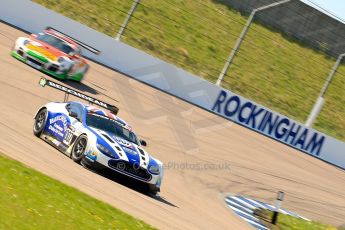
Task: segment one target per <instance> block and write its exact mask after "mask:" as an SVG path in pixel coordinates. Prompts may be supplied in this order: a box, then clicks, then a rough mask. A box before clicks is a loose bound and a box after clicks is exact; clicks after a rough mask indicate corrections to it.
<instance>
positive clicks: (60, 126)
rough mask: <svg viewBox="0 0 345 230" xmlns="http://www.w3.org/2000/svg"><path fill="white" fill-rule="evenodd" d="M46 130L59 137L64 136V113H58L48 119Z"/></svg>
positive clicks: (65, 121)
mask: <svg viewBox="0 0 345 230" xmlns="http://www.w3.org/2000/svg"><path fill="white" fill-rule="evenodd" d="M48 130H50V131H51V132H52V133H53V134H55V135H57V136H58V137H60V138H61V139H63V138H64V133H65V131H66V130H67V119H66V116H64V115H58V116H56V117H53V118H50V119H49V126H48Z"/></svg>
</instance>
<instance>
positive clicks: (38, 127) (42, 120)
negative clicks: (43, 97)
mask: <svg viewBox="0 0 345 230" xmlns="http://www.w3.org/2000/svg"><path fill="white" fill-rule="evenodd" d="M47 114H48V113H47V109H46V108H44V109H41V110H40V111H39V112H38V113H37V115H36V117H35V122H34V128H33V132H34V135H35V136H37V137H39V136H41V134H42V132H43V130H44V127H45V125H46V122H47Z"/></svg>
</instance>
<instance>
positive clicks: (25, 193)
mask: <svg viewBox="0 0 345 230" xmlns="http://www.w3.org/2000/svg"><path fill="white" fill-rule="evenodd" d="M0 174H1V177H0V191H1V195H0V207H1V208H0V229H35V230H36V229H153V228H152V227H151V226H149V225H147V224H145V223H144V222H142V221H140V220H137V219H135V218H133V217H131V216H129V215H128V214H125V213H123V212H121V211H120V210H118V209H115V208H113V207H111V206H110V205H107V204H105V203H103V202H101V201H98V200H96V199H94V198H92V197H90V196H88V195H86V194H84V193H82V192H80V191H78V190H76V189H74V188H72V187H69V186H66V185H64V184H62V183H60V182H58V181H56V180H53V179H51V178H49V177H47V176H45V175H43V174H41V173H39V172H37V171H35V170H32V169H30V168H27V167H25V166H23V165H22V164H20V163H18V162H16V161H14V160H10V159H8V158H7V157H4V156H3V155H1V154H0Z"/></svg>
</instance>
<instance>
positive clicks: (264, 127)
mask: <svg viewBox="0 0 345 230" xmlns="http://www.w3.org/2000/svg"><path fill="white" fill-rule="evenodd" d="M28 12H30V13H28ZM0 19H1V20H3V21H5V22H7V23H9V24H12V25H14V26H17V27H19V28H21V29H23V30H26V31H29V32H39V31H41V30H43V29H44V28H45V27H47V26H52V27H54V28H56V29H58V30H60V31H63V32H65V33H67V34H69V35H71V36H72V37H75V38H76V39H78V40H81V41H83V42H85V43H87V44H89V45H91V46H93V47H95V48H96V49H99V50H100V51H101V52H102V53H101V54H100V55H98V56H97V55H94V54H92V53H88V52H85V53H84V54H85V56H87V57H88V58H90V59H92V60H94V61H97V62H99V63H102V64H104V65H105V66H108V67H110V68H112V69H116V70H119V71H121V72H123V73H125V74H127V75H129V76H131V77H133V78H134V79H137V80H139V81H142V82H145V83H146V84H148V85H151V86H152V87H155V88H158V89H160V90H162V91H164V92H167V93H169V94H172V95H175V96H176V97H179V98H181V99H183V100H185V101H187V102H190V103H192V104H194V105H196V106H199V107H201V108H203V109H205V110H207V111H209V112H212V113H215V114H217V115H219V116H222V117H224V118H225V119H228V120H231V121H234V122H236V123H238V124H240V125H243V126H245V127H247V128H249V129H252V130H254V131H256V132H259V133H261V134H263V135H266V136H268V137H271V138H273V139H275V140H277V141H279V142H282V143H284V144H287V145H289V146H291V147H293V148H296V149H298V150H300V151H302V152H304V153H307V154H309V155H312V156H314V157H317V158H319V159H321V160H324V161H326V162H329V163H332V164H334V165H337V166H339V167H341V168H344V169H345V143H344V142H341V141H339V140H336V139H334V138H331V137H329V136H327V135H325V134H323V133H320V132H317V131H316V130H314V129H309V128H307V127H305V126H304V125H302V124H300V123H298V122H296V121H294V120H292V119H289V118H287V117H285V116H283V115H280V114H279V113H276V112H274V111H271V110H270V109H268V108H265V107H263V106H261V105H259V104H257V103H255V102H252V101H249V100H247V99H246V98H243V97H241V96H239V95H236V94H234V93H232V92H230V91H228V90H224V89H221V88H219V87H217V86H215V85H213V84H211V83H210V82H207V81H205V80H202V79H201V78H199V77H197V76H194V75H192V74H190V73H188V72H186V71H184V70H182V69H180V68H177V67H175V66H173V65H171V64H168V63H166V62H164V61H162V60H160V59H157V58H154V57H152V56H150V55H148V54H146V53H144V52H142V51H140V50H138V49H135V48H133V47H131V46H128V45H126V44H124V43H122V42H119V41H116V40H114V39H113V38H111V37H108V36H106V35H104V34H101V33H99V32H97V31H95V30H93V29H90V28H88V27H86V26H84V25H81V24H80V23H78V22H75V21H73V20H71V19H68V18H66V17H64V16H62V15H60V14H57V13H55V12H53V11H51V10H48V9H46V8H44V7H41V6H40V5H38V4H35V3H32V2H31V1H28V0H11V1H4V2H2V3H1V8H0Z"/></svg>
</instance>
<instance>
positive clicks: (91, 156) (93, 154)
mask: <svg viewBox="0 0 345 230" xmlns="http://www.w3.org/2000/svg"><path fill="white" fill-rule="evenodd" d="M85 156H86V157H87V158H88V159H89V160H91V161H92V162H94V161H95V160H97V152H95V151H93V150H89V151H87V152H86V153H85Z"/></svg>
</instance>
